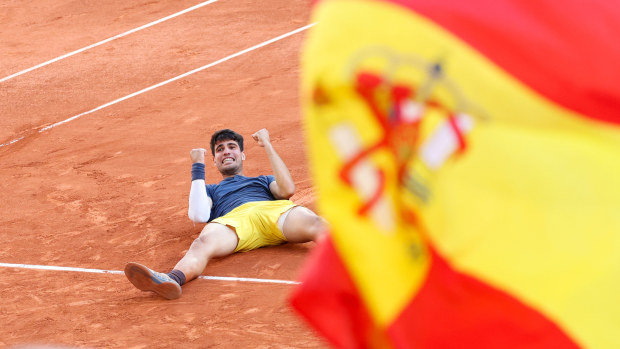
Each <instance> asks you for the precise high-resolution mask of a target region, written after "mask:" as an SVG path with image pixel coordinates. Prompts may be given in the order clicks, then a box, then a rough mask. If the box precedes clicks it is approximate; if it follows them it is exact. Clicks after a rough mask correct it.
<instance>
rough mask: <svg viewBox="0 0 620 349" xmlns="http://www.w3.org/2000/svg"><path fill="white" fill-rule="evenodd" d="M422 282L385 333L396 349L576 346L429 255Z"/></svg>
mask: <svg viewBox="0 0 620 349" xmlns="http://www.w3.org/2000/svg"><path fill="white" fill-rule="evenodd" d="M432 260H433V262H432V266H431V269H430V271H429V275H428V279H427V280H426V282H425V284H424V286H422V288H421V289H420V291H419V292H418V293H417V295H416V296H415V297H414V298H412V300H411V302H410V303H409V305H407V306H406V307H405V309H404V310H403V312H402V313H401V314H400V316H399V317H398V318H397V319H396V320H395V321H394V322H393V323H392V326H390V328H389V329H388V333H389V335H390V337H391V339H392V341H393V343H395V344H396V345H395V347H396V348H408V347H412V346H415V347H417V348H439V349H441V348H454V346H455V345H457V346H458V347H460V348H541V349H542V348H577V347H578V345H577V344H576V343H575V342H573V341H572V340H571V339H570V338H569V337H568V336H567V335H566V334H565V333H564V332H563V331H562V330H561V329H560V328H558V326H557V325H556V324H555V323H553V322H552V321H550V320H549V319H547V318H546V317H545V316H544V315H542V314H541V313H539V312H537V311H536V310H535V309H533V308H531V307H528V306H527V305H525V304H523V303H521V302H520V301H518V300H517V299H515V298H513V297H512V296H510V295H508V294H506V293H504V292H502V291H500V290H498V289H495V288H493V287H491V286H489V285H487V284H485V283H482V282H480V281H479V280H477V279H475V278H473V277H471V276H468V275H466V274H463V273H459V272H457V271H455V270H454V269H452V268H451V267H450V266H449V265H448V264H447V263H446V261H445V260H444V259H443V258H442V257H440V256H439V255H438V254H437V253H434V252H433V259H432Z"/></svg>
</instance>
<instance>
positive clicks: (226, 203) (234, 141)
mask: <svg viewBox="0 0 620 349" xmlns="http://www.w3.org/2000/svg"><path fill="white" fill-rule="evenodd" d="M252 138H254V140H255V141H256V142H257V143H258V145H259V146H261V147H263V148H264V149H265V152H266V153H267V156H268V158H269V162H270V164H271V169H272V171H273V175H269V176H258V177H245V176H243V161H244V160H245V153H244V152H243V137H242V136H241V135H240V134H238V133H236V132H234V131H232V130H229V129H224V130H220V131H217V132H215V133H214V134H213V135H212V136H211V154H212V155H213V163H214V164H215V167H217V169H218V170H219V171H220V173H221V174H222V177H224V179H223V180H222V181H221V182H219V183H218V184H209V185H205V153H206V150H205V149H192V151H191V152H190V156H191V159H192V161H193V165H192V185H191V189H190V193H189V210H188V215H189V218H190V219H191V220H192V221H194V222H201V223H205V222H209V223H208V224H207V225H206V226H205V227H204V229H203V230H202V232H201V233H200V236H199V237H198V238H197V239H196V240H194V242H193V243H192V245H191V246H190V248H189V250H188V251H187V253H186V254H185V256H184V257H183V258H182V259H181V260H180V261H179V262H178V263H177V264H176V266H175V267H174V269H173V270H172V271H171V272H169V273H167V274H164V273H158V272H155V271H153V270H151V269H149V268H147V267H145V266H143V265H141V264H138V263H133V262H131V263H127V265H126V266H125V275H126V276H127V279H129V281H130V282H131V283H132V284H133V285H134V286H136V287H137V288H138V289H140V290H143V291H153V292H155V293H157V294H159V295H160V296H162V297H164V298H167V299H176V298H179V297H181V286H182V285H183V284H184V283H185V282H187V281H190V280H193V279H195V278H196V277H198V276H199V275H200V274H202V272H203V270H204V269H205V267H206V266H207V263H208V262H209V260H210V259H211V258H213V257H224V256H228V255H230V254H232V253H234V252H238V251H242V252H245V251H250V250H253V249H256V248H259V247H263V246H271V245H279V244H282V243H284V242H287V241H288V242H308V241H317V240H318V239H319V238H320V237H321V236H322V235H323V234H324V232H325V230H326V227H327V224H326V222H325V220H324V219H323V218H321V217H319V216H317V215H316V214H315V213H314V212H312V211H310V210H309V209H307V208H305V207H302V206H298V205H296V204H295V203H293V202H292V201H290V200H288V199H289V198H290V197H291V196H292V195H293V193H294V192H295V184H294V182H293V178H292V177H291V174H290V173H289V171H288V168H287V167H286V165H285V164H284V162H283V161H282V159H281V158H280V156H279V155H278V153H277V152H276V151H275V149H274V148H273V145H272V144H271V141H270V139H269V132H267V130H266V129H262V130H260V131H258V132H256V133H254V134H253V135H252Z"/></svg>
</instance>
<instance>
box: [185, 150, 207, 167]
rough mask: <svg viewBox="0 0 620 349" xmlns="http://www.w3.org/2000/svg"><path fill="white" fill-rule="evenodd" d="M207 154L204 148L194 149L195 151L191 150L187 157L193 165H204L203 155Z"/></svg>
mask: <svg viewBox="0 0 620 349" xmlns="http://www.w3.org/2000/svg"><path fill="white" fill-rule="evenodd" d="M206 153H207V150H206V149H204V148H196V149H192V150H191V151H190V152H189V157H190V158H192V162H193V163H197V162H199V163H201V164H204V163H205V154H206Z"/></svg>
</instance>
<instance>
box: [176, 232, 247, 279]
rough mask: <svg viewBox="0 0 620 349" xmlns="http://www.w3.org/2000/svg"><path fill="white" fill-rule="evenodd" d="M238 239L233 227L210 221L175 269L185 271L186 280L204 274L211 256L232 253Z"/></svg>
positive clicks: (222, 255) (215, 256)
mask: <svg viewBox="0 0 620 349" xmlns="http://www.w3.org/2000/svg"><path fill="white" fill-rule="evenodd" d="M237 241H238V238H237V234H236V233H235V231H234V230H232V229H231V228H229V227H227V226H225V225H223V224H219V223H209V224H207V225H206V226H205V227H204V229H202V232H201V233H200V236H198V238H197V239H196V240H194V242H192V245H191V246H190V248H189V250H188V251H187V252H186V253H185V256H184V257H183V258H182V259H181V260H180V261H179V262H178V263H177V264H176V265H175V266H174V269H176V270H180V271H181V272H183V274H185V278H186V281H190V280H193V279H195V278H197V277H198V276H199V275H200V274H202V272H203V271H204V269H205V268H206V266H207V263H209V260H210V259H211V258H217V257H225V256H228V255H230V254H232V253H233V252H234V251H235V248H236V247H237Z"/></svg>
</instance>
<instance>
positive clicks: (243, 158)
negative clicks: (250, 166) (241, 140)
mask: <svg viewBox="0 0 620 349" xmlns="http://www.w3.org/2000/svg"><path fill="white" fill-rule="evenodd" d="M241 160H245V152H241Z"/></svg>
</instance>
